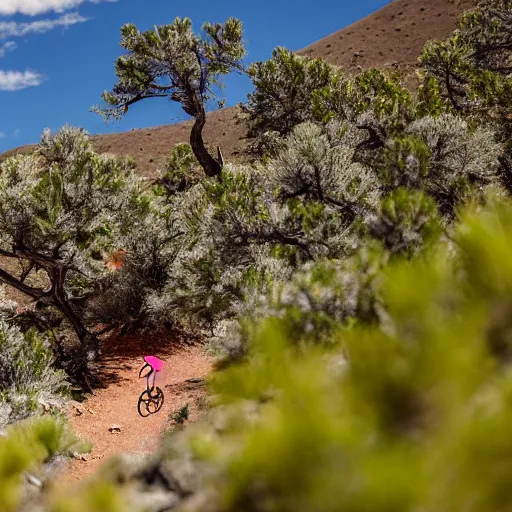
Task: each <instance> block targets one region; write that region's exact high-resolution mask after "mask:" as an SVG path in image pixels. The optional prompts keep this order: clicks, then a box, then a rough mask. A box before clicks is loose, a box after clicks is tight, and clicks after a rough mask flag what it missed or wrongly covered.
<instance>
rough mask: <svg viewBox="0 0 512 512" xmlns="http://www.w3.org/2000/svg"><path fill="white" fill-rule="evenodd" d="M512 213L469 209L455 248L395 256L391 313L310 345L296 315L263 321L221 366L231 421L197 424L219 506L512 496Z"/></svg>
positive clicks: (459, 503)
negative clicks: (299, 335)
mask: <svg viewBox="0 0 512 512" xmlns="http://www.w3.org/2000/svg"><path fill="white" fill-rule="evenodd" d="M511 212H512V205H511V204H510V203H506V204H500V205H497V206H494V207H493V208H492V209H490V210H487V211H484V212H482V213H476V212H475V211H474V210H471V211H466V212H465V213H464V216H463V217H464V221H463V223H462V224H461V225H460V226H459V228H458V229H457V235H456V239H457V242H458V243H459V247H460V249H458V250H457V252H456V253H455V254H454V253H453V252H452V253H450V251H449V250H447V248H446V247H445V246H444V244H441V245H438V247H437V249H436V251H434V253H431V254H430V255H429V259H428V260H427V259H423V258H419V259H416V260H413V261H408V262H407V261H397V262H395V263H394V264H392V265H391V266H390V267H388V268H387V269H384V271H383V272H382V274H381V281H382V283H381V293H382V300H383V303H384V304H385V307H386V310H387V315H385V316H384V317H383V319H382V326H381V327H376V326H374V327H368V326H367V327H363V326H361V325H360V326H351V327H348V328H345V329H341V330H339V329H338V330H335V331H332V334H331V343H330V345H328V348H320V347H319V346H317V345H315V346H312V345H308V344H302V345H301V346H300V349H299V350H298V349H297V344H296V338H294V337H292V336H289V331H288V329H287V328H286V323H287V319H286V317H285V318H284V319H283V318H274V319H271V320H267V321H266V322H264V323H263V324H261V325H260V326H259V328H257V329H256V330H254V331H253V339H252V343H251V349H250V352H249V356H248V358H247V360H246V361H245V362H243V363H241V364H238V365H235V366H233V367H232V368H230V369H228V370H227V371H224V372H222V373H221V374H219V375H218V376H217V377H215V378H214V380H213V390H214V391H215V392H216V397H217V400H218V403H222V404H224V406H223V408H220V409H219V412H218V414H219V415H220V418H222V419H221V420H220V421H221V424H222V425H223V427H222V428H217V429H214V428H212V427H213V425H212V427H208V425H205V426H204V427H203V428H202V429H201V428H198V429H197V430H196V431H193V432H191V433H190V434H189V443H190V446H191V450H192V453H194V454H195V457H196V458H197V459H198V461H201V464H204V463H205V462H208V463H209V464H211V467H212V468H215V470H213V471H211V472H210V473H208V475H210V476H207V477H206V478H205V482H204V483H203V485H204V491H203V492H204V494H205V495H206V496H208V497H209V498H208V499H209V503H211V504H212V505H213V507H214V510H222V511H229V510H241V509H243V510H293V511H297V510H298V511H300V510H321V511H322V510H366V511H368V510H370V511H371V510H378V511H382V510H411V509H420V508H421V509H423V510H436V511H437V510H455V509H456V510H460V509H462V508H465V507H468V506H470V507H471V509H472V510H478V511H480V510H481V511H485V510H491V509H492V510H507V509H508V508H509V506H510V497H509V494H508V492H506V489H507V483H506V482H507V477H506V471H504V470H503V468H507V467H508V465H509V463H510V453H511V444H510V438H509V435H508V429H509V427H510V425H511V421H512V417H511V415H510V411H509V409H508V407H507V405H506V404H507V403H508V401H509V400H510V391H511V389H512V388H511V387H510V371H509V370H510V368H509V364H510V359H509V358H508V357H504V355H505V354H506V352H503V351H496V344H497V342H499V345H500V344H505V345H506V346H509V343H510V337H509V332H510V331H509V330H508V329H509V326H510V318H511V317H510V307H509V306H510V304H509V303H510V301H509V300H508V299H506V296H507V294H510V289H509V288H510V286H509V284H510V283H509V281H510V279H509V277H510V276H508V274H507V272H508V270H507V269H508V268H509V266H510V265H508V263H507V262H508V260H509V258H508V254H509V245H510V241H511V240H512V232H511V230H510V225H511V221H512V217H511ZM317 279H318V283H319V284H318V285H320V283H322V282H323V283H329V280H330V274H329V273H327V274H326V273H325V272H324V271H320V272H319V273H318V274H317ZM338 282H339V281H338ZM503 299H505V301H506V302H502V300H503ZM298 302H300V301H298ZM497 304H502V305H503V307H502V309H500V313H498V314H496V312H495V309H496V305H497ZM315 329H318V331H317V332H321V331H322V330H323V329H324V327H323V326H322V324H318V326H315V327H313V330H315ZM324 347H325V345H324ZM226 407H227V409H226ZM213 424H218V423H215V422H214V423H213ZM476 468H478V469H476ZM200 494H201V493H200Z"/></svg>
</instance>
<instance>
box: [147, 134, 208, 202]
mask: <svg viewBox="0 0 512 512" xmlns="http://www.w3.org/2000/svg"><path fill="white" fill-rule="evenodd" d="M196 163H197V160H196V158H195V156H194V153H193V152H192V148H191V147H190V145H189V144H186V143H181V144H176V146H174V147H173V148H172V151H171V154H170V155H169V158H168V159H167V161H166V162H165V165H164V169H163V172H162V173H161V177H160V179H159V180H158V182H157V185H156V187H162V188H163V191H164V193H165V194H167V195H173V194H176V193H179V192H183V191H184V190H186V189H187V188H190V187H191V186H192V184H193V183H194V182H197V181H199V176H197V175H196V176H194V173H193V169H194V164H196ZM156 193H159V190H158V189H157V190H156Z"/></svg>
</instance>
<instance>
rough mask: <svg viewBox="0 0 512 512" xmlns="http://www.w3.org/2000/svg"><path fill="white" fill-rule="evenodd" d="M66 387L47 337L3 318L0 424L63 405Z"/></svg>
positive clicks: (1, 321) (0, 343) (0, 351)
mask: <svg viewBox="0 0 512 512" xmlns="http://www.w3.org/2000/svg"><path fill="white" fill-rule="evenodd" d="M67 390H68V384H67V382H66V376H65V374H64V372H62V371H60V370H56V369H55V368H54V357H53V352H52V349H51V346H50V344H49V343H48V341H47V340H46V339H44V338H43V337H41V336H40V335H38V334H37V332H36V331H35V329H31V330H29V331H27V332H26V333H25V334H22V333H21V332H20V330H19V329H18V328H17V327H15V326H12V325H9V324H7V323H6V322H5V320H0V428H2V427H4V426H5V425H6V424H8V423H12V422H14V421H17V420H20V419H23V418H26V417H28V416H31V415H34V414H41V413H44V412H45V411H46V410H50V409H51V408H58V407H59V406H62V404H63V401H64V398H65V395H66V394H67Z"/></svg>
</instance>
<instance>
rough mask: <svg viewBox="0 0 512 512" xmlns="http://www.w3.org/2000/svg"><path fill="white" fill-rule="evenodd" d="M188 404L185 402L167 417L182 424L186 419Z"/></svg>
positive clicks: (177, 423)
mask: <svg viewBox="0 0 512 512" xmlns="http://www.w3.org/2000/svg"><path fill="white" fill-rule="evenodd" d="M188 414H189V411H188V404H185V405H184V406H183V407H182V408H181V409H179V410H178V411H175V412H173V413H171V414H170V415H169V419H170V420H172V421H174V423H176V425H183V423H185V421H187V420H188Z"/></svg>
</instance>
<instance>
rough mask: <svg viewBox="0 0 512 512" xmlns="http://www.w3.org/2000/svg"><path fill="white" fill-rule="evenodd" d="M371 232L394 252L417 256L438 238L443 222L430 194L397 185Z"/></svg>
mask: <svg viewBox="0 0 512 512" xmlns="http://www.w3.org/2000/svg"><path fill="white" fill-rule="evenodd" d="M370 231H371V233H372V235H373V236H374V237H376V238H378V239H379V240H380V241H381V242H382V243H383V245H384V247H385V248H386V249H387V250H388V251H389V252H390V253H391V254H397V253H399V254H401V255H408V256H414V255H416V254H417V253H418V252H421V250H423V249H424V248H425V247H428V246H430V245H431V244H433V243H434V242H436V241H437V240H438V239H439V236H440V234H441V221H440V218H439V214H438V211H437V206H436V203H435V201H434V200H433V199H432V198H431V197H428V196H425V194H424V193H423V192H421V191H415V190H407V189H405V188H398V189H396V190H395V191H393V192H392V193H391V194H389V195H388V196H386V197H385V198H384V199H383V200H382V203H381V209H380V212H379V215H378V217H377V218H376V219H375V220H374V221H373V222H372V223H371V228H370Z"/></svg>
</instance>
